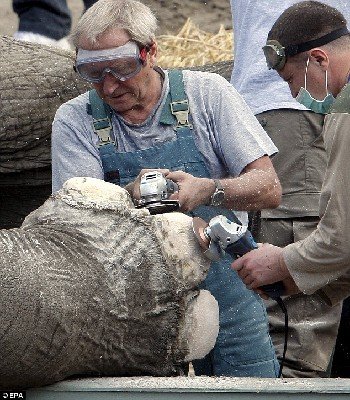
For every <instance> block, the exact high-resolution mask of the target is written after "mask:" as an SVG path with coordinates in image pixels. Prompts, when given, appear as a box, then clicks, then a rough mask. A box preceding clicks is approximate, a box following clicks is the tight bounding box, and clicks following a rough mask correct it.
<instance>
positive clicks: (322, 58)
mask: <svg viewBox="0 0 350 400" xmlns="http://www.w3.org/2000/svg"><path fill="white" fill-rule="evenodd" d="M309 54H310V61H311V60H313V61H314V62H316V63H317V64H319V66H320V67H321V68H322V69H323V70H324V71H326V70H327V69H328V66H329V57H328V54H327V53H326V52H325V51H324V50H323V49H320V48H315V49H312V50H310V53H309Z"/></svg>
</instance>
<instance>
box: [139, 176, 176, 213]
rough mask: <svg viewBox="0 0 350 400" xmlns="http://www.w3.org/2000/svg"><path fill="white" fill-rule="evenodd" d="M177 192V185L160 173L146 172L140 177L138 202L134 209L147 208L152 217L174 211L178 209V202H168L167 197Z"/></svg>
mask: <svg viewBox="0 0 350 400" xmlns="http://www.w3.org/2000/svg"><path fill="white" fill-rule="evenodd" d="M178 191H179V187H178V185H177V184H176V183H175V182H174V181H172V180H170V179H166V178H165V177H164V175H163V174H162V173H161V172H158V171H150V172H146V173H145V174H143V175H142V177H141V182H140V200H139V202H138V204H137V205H136V208H147V209H148V211H149V212H150V214H152V215H153V214H162V213H166V212H171V211H176V210H178V209H179V202H178V201H177V200H169V197H170V196H171V195H172V194H173V193H175V192H178Z"/></svg>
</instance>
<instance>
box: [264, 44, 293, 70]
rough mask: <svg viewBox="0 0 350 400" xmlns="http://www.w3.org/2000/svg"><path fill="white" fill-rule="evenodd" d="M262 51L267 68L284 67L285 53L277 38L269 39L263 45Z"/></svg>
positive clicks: (277, 68)
mask: <svg viewBox="0 0 350 400" xmlns="http://www.w3.org/2000/svg"><path fill="white" fill-rule="evenodd" d="M263 51H264V54H265V58H266V63H267V66H268V68H269V69H276V70H280V69H282V68H283V67H284V65H285V63H286V60H287V57H286V53H285V50H284V47H283V46H282V45H281V44H280V43H279V42H278V41H277V40H269V41H268V42H267V43H266V45H265V46H264V47H263Z"/></svg>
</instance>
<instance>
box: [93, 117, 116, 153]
mask: <svg viewBox="0 0 350 400" xmlns="http://www.w3.org/2000/svg"><path fill="white" fill-rule="evenodd" d="M93 127H94V131H95V133H96V135H97V136H98V138H99V142H98V146H99V147H100V146H103V145H105V144H108V143H111V131H112V126H111V124H110V121H109V119H108V118H102V119H94V121H93Z"/></svg>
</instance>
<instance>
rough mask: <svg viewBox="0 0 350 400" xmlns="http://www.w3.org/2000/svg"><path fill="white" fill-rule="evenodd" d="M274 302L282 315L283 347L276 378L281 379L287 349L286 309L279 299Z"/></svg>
mask: <svg viewBox="0 0 350 400" xmlns="http://www.w3.org/2000/svg"><path fill="white" fill-rule="evenodd" d="M274 300H275V301H276V302H277V304H278V305H279V306H280V308H281V310H282V312H283V314H284V346H283V354H282V359H281V363H280V369H279V372H278V377H279V378H281V377H282V370H283V366H284V363H285V361H286V353H287V348H288V336H289V335H288V310H287V307H286V305H285V304H284V302H283V300H282V299H281V297H276V298H275V299H274Z"/></svg>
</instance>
